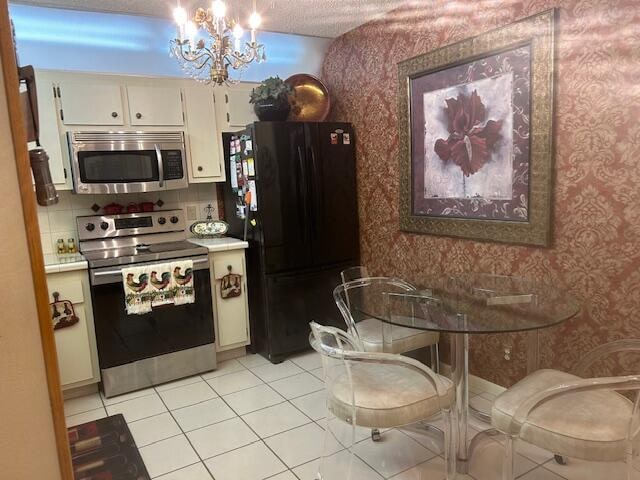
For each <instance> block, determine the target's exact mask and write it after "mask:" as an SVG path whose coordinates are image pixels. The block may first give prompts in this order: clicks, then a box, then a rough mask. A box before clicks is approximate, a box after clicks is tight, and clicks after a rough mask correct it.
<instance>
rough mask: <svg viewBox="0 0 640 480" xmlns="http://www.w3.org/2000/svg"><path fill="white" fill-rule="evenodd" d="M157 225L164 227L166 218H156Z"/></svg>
mask: <svg viewBox="0 0 640 480" xmlns="http://www.w3.org/2000/svg"><path fill="white" fill-rule="evenodd" d="M158 223H159V224H160V225H164V224H165V223H167V219H166V218H164V217H159V218H158Z"/></svg>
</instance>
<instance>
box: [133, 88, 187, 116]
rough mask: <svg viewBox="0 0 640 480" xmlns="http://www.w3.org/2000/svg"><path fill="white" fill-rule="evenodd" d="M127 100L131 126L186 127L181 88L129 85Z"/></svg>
mask: <svg viewBox="0 0 640 480" xmlns="http://www.w3.org/2000/svg"><path fill="white" fill-rule="evenodd" d="M127 99H128V101H129V118H130V119H131V125H158V126H163V125H171V126H181V125H184V114H183V111H182V92H181V90H180V88H179V87H176V86H149V85H144V86H142V85H140V86H136V85H128V86H127Z"/></svg>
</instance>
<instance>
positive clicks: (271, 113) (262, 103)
mask: <svg viewBox="0 0 640 480" xmlns="http://www.w3.org/2000/svg"><path fill="white" fill-rule="evenodd" d="M292 93H293V88H292V87H291V86H290V85H288V84H286V83H285V82H284V81H283V80H282V79H281V78H280V77H269V78H267V79H265V80H263V81H262V83H261V84H260V85H259V86H257V87H256V88H254V89H253V90H252V91H251V99H250V100H249V102H250V103H253V110H254V111H255V112H256V115H257V116H258V118H259V119H260V120H264V121H277V120H286V119H287V116H289V110H290V109H291V105H290V104H289V95H291V94H292Z"/></svg>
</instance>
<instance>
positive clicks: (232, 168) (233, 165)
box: [229, 156, 238, 190]
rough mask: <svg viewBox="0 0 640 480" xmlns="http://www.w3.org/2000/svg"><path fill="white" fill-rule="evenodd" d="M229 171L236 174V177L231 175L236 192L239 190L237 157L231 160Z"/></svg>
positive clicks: (232, 186)
mask: <svg viewBox="0 0 640 480" xmlns="http://www.w3.org/2000/svg"><path fill="white" fill-rule="evenodd" d="M229 171H230V172H234V173H235V174H236V175H233V174H230V175H229V177H231V188H232V189H234V190H236V189H237V188H238V175H237V170H236V157H234V156H232V157H231V158H230V159H229Z"/></svg>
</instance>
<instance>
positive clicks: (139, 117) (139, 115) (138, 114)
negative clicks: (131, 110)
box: [136, 112, 142, 120]
mask: <svg viewBox="0 0 640 480" xmlns="http://www.w3.org/2000/svg"><path fill="white" fill-rule="evenodd" d="M136 118H137V119H138V120H140V119H141V118H142V114H141V113H140V112H138V113H136Z"/></svg>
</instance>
